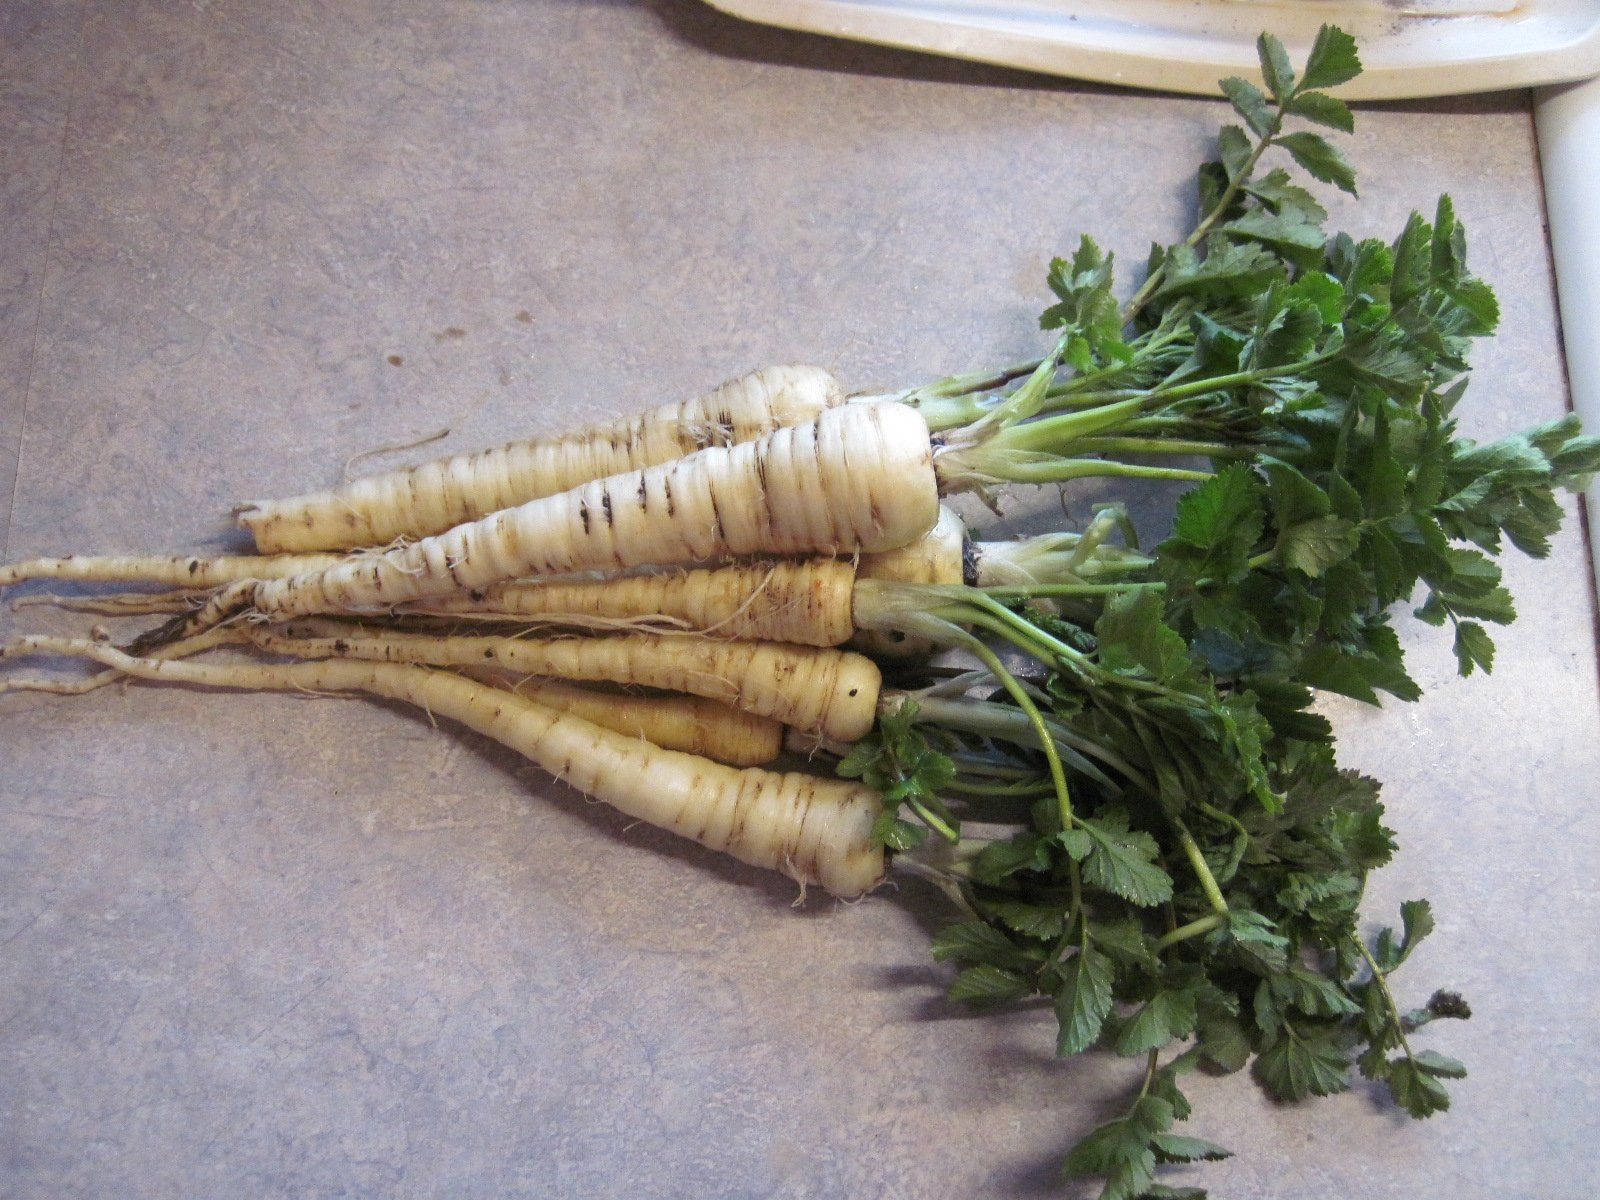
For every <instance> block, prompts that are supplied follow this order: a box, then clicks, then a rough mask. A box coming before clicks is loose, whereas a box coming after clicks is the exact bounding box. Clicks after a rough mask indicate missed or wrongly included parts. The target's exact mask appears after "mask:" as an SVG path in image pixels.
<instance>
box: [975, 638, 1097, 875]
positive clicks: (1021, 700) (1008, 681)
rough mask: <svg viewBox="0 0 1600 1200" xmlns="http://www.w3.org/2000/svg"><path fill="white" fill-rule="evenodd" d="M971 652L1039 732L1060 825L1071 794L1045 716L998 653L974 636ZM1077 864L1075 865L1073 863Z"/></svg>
mask: <svg viewBox="0 0 1600 1200" xmlns="http://www.w3.org/2000/svg"><path fill="white" fill-rule="evenodd" d="M967 649H968V650H970V651H971V652H972V653H973V654H975V655H977V656H978V658H979V659H980V660H982V662H983V665H984V666H986V667H988V668H989V670H990V671H991V672H992V673H993V674H994V677H995V678H996V679H997V680H999V681H1000V686H1001V687H1003V688H1005V690H1006V691H1007V693H1009V694H1010V696H1011V699H1012V700H1014V701H1016V704H1017V707H1018V708H1020V709H1021V710H1022V711H1023V712H1025V713H1026V714H1027V715H1028V720H1029V721H1030V722H1032V723H1033V728H1034V730H1035V732H1037V733H1038V735H1039V748H1040V749H1041V750H1042V751H1043V752H1044V761H1045V765H1046V766H1047V767H1048V768H1049V770H1050V784H1051V786H1052V787H1053V788H1054V789H1055V794H1056V803H1057V804H1058V805H1060V809H1061V813H1060V816H1061V822H1062V824H1063V826H1064V825H1065V824H1066V823H1067V822H1069V821H1071V820H1072V796H1071V794H1070V793H1069V792H1068V790H1067V773H1066V771H1065V770H1064V769H1063V768H1062V766H1061V756H1060V755H1059V754H1057V753H1056V742H1055V739H1054V738H1053V737H1051V736H1050V729H1049V727H1048V726H1047V725H1046V724H1045V722H1044V715H1043V714H1042V713H1040V711H1039V709H1038V706H1037V705H1035V704H1034V702H1033V698H1032V697H1031V696H1029V695H1028V693H1027V691H1026V690H1025V689H1024V688H1023V687H1022V685H1021V684H1019V683H1018V682H1017V679H1016V676H1014V675H1012V674H1011V672H1010V671H1008V670H1006V666H1005V664H1004V663H1002V662H1001V661H1000V656H999V655H997V654H996V653H995V652H994V651H993V650H991V649H989V647H988V646H987V645H985V644H984V643H983V642H981V641H979V640H978V639H977V638H973V639H972V644H971V645H970V646H968V647H967ZM1073 865H1074V866H1076V865H1077V864H1073Z"/></svg>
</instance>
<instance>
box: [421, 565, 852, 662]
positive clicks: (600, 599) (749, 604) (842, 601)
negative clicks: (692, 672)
mask: <svg viewBox="0 0 1600 1200" xmlns="http://www.w3.org/2000/svg"><path fill="white" fill-rule="evenodd" d="M855 579H856V568H855V566H854V564H852V563H850V562H847V561H844V560H841V559H807V560H804V561H801V562H786V561H775V562H758V563H754V564H750V565H740V566H732V567H717V568H704V567H702V568H697V569H695V570H690V571H671V572H664V573H659V574H652V575H624V576H619V577H615V578H610V579H594V580H587V579H586V580H582V581H578V582H569V581H566V580H547V581H543V582H538V583H501V584H495V585H494V586H492V587H490V588H487V589H485V590H484V591H481V592H478V593H476V594H472V595H460V596H446V597H443V598H441V599H438V600H429V601H421V602H418V603H415V604H408V605H402V606H401V607H400V608H399V610H398V611H399V612H400V613H403V614H416V615H429V616H450V617H466V618H474V617H477V618H485V619H491V620H505V619H512V620H516V621H519V622H524V623H526V624H531V625H535V626H554V627H557V628H566V629H601V630H615V629H619V628H629V627H631V628H635V629H641V630H643V629H652V628H653V629H658V630H680V631H683V632H691V633H700V634H705V635H707V636H710V637H718V638H726V639H729V640H732V641H756V642H789V643H792V644H794V645H798V646H838V645H842V644H843V643H844V642H846V641H847V640H849V637H850V634H851V631H852V628H853V626H852V625H851V623H850V591H851V588H853V587H854V586H855Z"/></svg>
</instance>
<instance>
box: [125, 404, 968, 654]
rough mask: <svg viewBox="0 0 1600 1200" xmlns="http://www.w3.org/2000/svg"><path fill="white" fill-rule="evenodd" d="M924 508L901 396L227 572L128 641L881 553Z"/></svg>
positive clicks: (933, 506)
mask: <svg viewBox="0 0 1600 1200" xmlns="http://www.w3.org/2000/svg"><path fill="white" fill-rule="evenodd" d="M938 511H939V499H938V484H937V481H936V479H935V477H934V472H933V461H932V446H931V444H930V442H929V437H928V427H927V424H926V423H925V422H924V421H923V419H922V417H921V415H920V414H919V413H917V411H916V410H915V409H912V408H908V407H907V406H905V405H902V404H847V405H843V406H840V407H838V408H832V409H829V410H827V411H826V412H824V413H823V414H822V415H821V416H819V417H818V418H817V419H816V420H814V421H810V422H807V423H806V424H804V425H796V426H789V427H785V428H783V429H778V430H775V431H774V432H772V433H770V434H768V435H766V436H765V437H763V438H760V439H758V440H756V441H754V442H746V443H743V444H741V445H738V446H733V447H729V448H726V449H724V448H713V449H709V450H701V451H699V452H698V453H695V454H690V455H688V456H686V457H684V458H680V459H678V460H676V461H675V462H671V463H665V464H662V465H660V466H655V467H650V468H647V469H645V470H642V471H633V472H630V473H628V474H625V475H613V476H610V477H609V478H606V479H600V480H595V481H594V482H592V483H588V484H585V485H584V486H583V487H579V488H574V489H573V490H571V491H568V492H562V493H561V494H560V495H556V496H547V497H544V498H543V499H539V500H532V501H529V502H528V503H526V504H523V505H520V506H519V507H517V508H510V509H505V510H503V511H501V512H497V513H495V514H494V515H492V516H489V517H485V518H483V519H482V520H478V521H474V522H471V523H469V524H466V525H458V526H456V527H455V528H454V529H452V530H450V531H449V532H447V533H443V534H439V535H437V536H434V537H428V538H424V539H423V540H421V541H420V542H415V543H413V544H411V545H409V546H403V547H397V548H395V549H392V550H388V551H385V552H384V553H382V554H372V555H368V556H362V557H360V558H359V559H352V560H350V561H348V562H341V563H339V564H338V565H336V566H332V567H329V568H327V569H325V570H321V571H316V572H312V573H309V574H306V575H297V576H295V577H293V578H292V579H273V580H261V581H250V582H245V583H238V584H232V585H230V586H229V587H227V588H224V589H223V590H222V591H221V592H219V593H218V594H217V595H216V596H215V597H214V598H213V599H212V600H211V601H210V602H208V603H207V605H206V606H205V607H204V608H202V609H201V610H200V611H199V612H198V613H196V614H194V615H192V616H189V617H186V618H183V619H182V620H180V621H175V622H170V623H169V624H168V625H167V626H164V627H163V628H162V629H160V630H159V631H157V632H156V633H155V634H154V635H152V636H150V637H147V638H145V639H141V640H140V641H138V642H136V643H135V646H136V647H138V648H148V647H149V646H152V645H158V644H160V643H161V642H162V641H170V640H173V639H174V638H177V637H185V636H188V635H189V634H191V633H195V632H198V631H199V630H201V629H205V628H208V627H209V626H211V625H215V624H217V623H218V622H220V621H223V620H226V619H227V618H229V617H230V616H232V615H234V614H235V613H239V612H242V611H245V610H248V609H253V610H255V611H256V612H258V613H260V614H263V615H266V616H269V617H292V616H301V615H306V614H310V613H330V612H352V611H355V612H359V611H363V610H368V611H370V610H374V609H379V608H386V607H389V606H391V605H394V604H400V603H405V602H407V601H414V600H423V599H431V598H434V597H439V596H447V595H450V594H451V593H455V592H463V591H471V590H473V589H482V588H485V587H488V586H489V585H490V584H494V583H500V582H503V581H505V580H510V579H517V578H521V577H524V576H536V575H562V574H568V573H571V572H574V571H586V570H623V569H627V568H629V567H635V566H645V565H666V566H675V565H681V564H690V563H696V562H704V561H707V560H713V559H719V558H725V557H740V556H747V555H756V554H816V553H833V552H846V553H849V552H853V551H857V550H861V551H867V552H872V551H877V550H889V549H893V548H895V547H897V546H903V545H905V544H906V543H907V542H910V541H913V540H914V539H916V538H918V537H921V536H922V535H923V534H924V533H926V532H927V531H928V530H929V529H931V528H932V527H933V524H934V522H935V520H937V518H938Z"/></svg>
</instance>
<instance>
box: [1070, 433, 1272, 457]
mask: <svg viewBox="0 0 1600 1200" xmlns="http://www.w3.org/2000/svg"><path fill="white" fill-rule="evenodd" d="M1074 448H1075V449H1077V450H1082V451H1084V452H1085V453H1087V454H1192V455H1204V456H1205V457H1207V458H1242V457H1247V456H1248V455H1251V454H1253V453H1255V452H1254V451H1253V450H1249V449H1246V448H1244V447H1241V446H1230V445H1228V444H1227V443H1225V442H1190V441H1184V440H1182V439H1181V438H1172V439H1170V440H1169V439H1167V438H1147V437H1086V438H1079V439H1078V441H1077V444H1076V446H1075V447H1074Z"/></svg>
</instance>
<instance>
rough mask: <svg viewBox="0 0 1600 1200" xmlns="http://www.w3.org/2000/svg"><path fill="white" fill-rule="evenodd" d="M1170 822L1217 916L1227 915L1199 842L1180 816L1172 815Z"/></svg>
mask: <svg viewBox="0 0 1600 1200" xmlns="http://www.w3.org/2000/svg"><path fill="white" fill-rule="evenodd" d="M1172 824H1173V827H1174V828H1175V829H1177V831H1178V844H1179V845H1180V846H1182V847H1183V854H1184V857H1185V858H1187V859H1188V860H1189V865H1190V866H1191V867H1193V868H1194V873H1195V875H1196V876H1197V877H1198V878H1199V880H1200V890H1201V891H1203V892H1204V893H1205V894H1206V899H1207V900H1208V901H1209V902H1210V904H1211V907H1212V909H1214V910H1215V911H1216V913H1217V915H1218V916H1219V917H1226V916H1227V915H1228V901H1227V899H1226V898H1225V897H1224V896H1223V894H1222V889H1221V888H1220V887H1218V886H1217V877H1216V876H1215V875H1213V874H1212V873H1211V867H1210V866H1209V865H1208V864H1207V863H1206V856H1205V855H1204V854H1202V853H1200V844H1199V843H1198V842H1196V841H1195V840H1194V835H1193V834H1192V833H1190V832H1189V827H1188V826H1187V825H1185V824H1184V823H1183V819H1182V818H1181V817H1176V816H1175V817H1173V818H1172Z"/></svg>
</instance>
